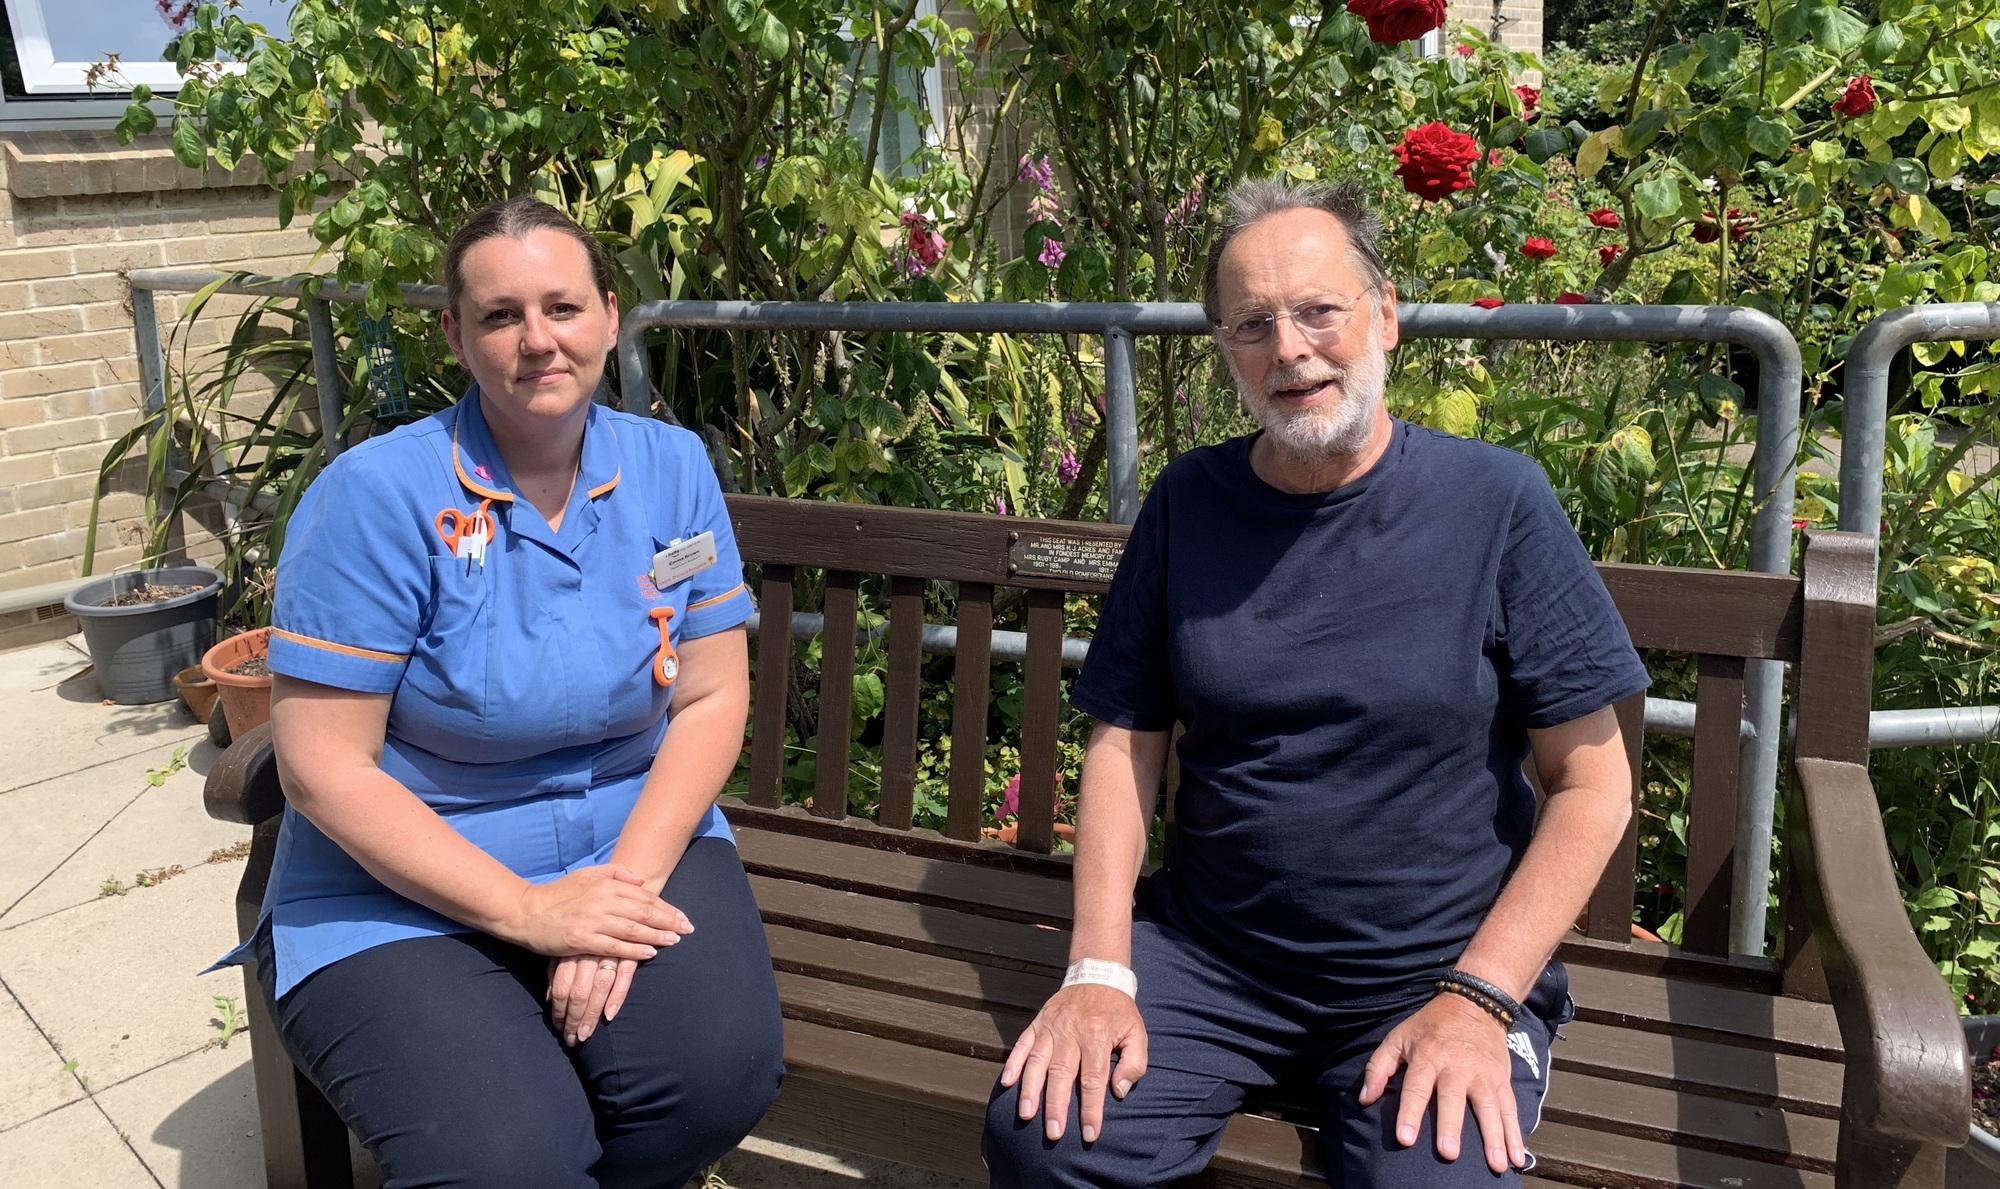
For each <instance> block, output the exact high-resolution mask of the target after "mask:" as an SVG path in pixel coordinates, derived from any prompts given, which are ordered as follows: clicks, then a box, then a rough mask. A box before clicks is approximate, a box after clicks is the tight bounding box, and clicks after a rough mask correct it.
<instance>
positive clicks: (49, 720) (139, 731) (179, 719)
mask: <svg viewBox="0 0 2000 1189" xmlns="http://www.w3.org/2000/svg"><path fill="white" fill-rule="evenodd" d="M5 655H13V654H0V656H5ZM0 722H4V723H6V724H7V743H6V745H5V749H4V751H0V761H4V763H0V796H4V794H6V793H8V792H11V791H13V790H15V789H21V788H26V787H28V786H30V785H34V784H39V783H40V782H42V781H45V780H49V779H51V778H53V777H57V776H64V775H68V774H70V773H73V772H80V771H84V770H86V769H89V768H94V767H96V766H97V765H99V764H104V763H107V762H109V761H112V760H118V759H124V758H126V757H129V756H136V755H148V754H152V753H155V752H158V753H159V754H162V755H164V754H166V753H167V752H170V751H172V750H173V747H174V745H175V744H185V745H187V746H189V747H192V746H193V745H194V743H195V741H196V740H199V739H205V738H207V737H208V728H207V727H205V726H202V725H201V724H200V723H198V722H196V721H195V720H194V716H193V715H191V714H189V713H188V710H187V707H185V706H183V705H181V704H180V702H179V700H175V701H172V702H160V703H156V704H154V705H151V706H106V705H105V704H104V701H103V697H102V695H101V694H100V693H99V691H98V688H97V679H96V678H94V677H80V678H77V679H75V680H72V681H65V682H63V683H62V684H60V685H58V686H56V687H54V688H53V689H47V690H32V691H29V692H26V693H20V694H16V695H14V696H12V697H0Z"/></svg>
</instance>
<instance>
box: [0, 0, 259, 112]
mask: <svg viewBox="0 0 2000 1189" xmlns="http://www.w3.org/2000/svg"><path fill="white" fill-rule="evenodd" d="M195 6H196V0H6V2H5V14H6V28H5V33H6V36H5V38H4V39H0V40H4V41H5V44H3V45H0V66H4V68H5V69H4V72H3V73H4V76H5V87H4V90H3V91H0V124H7V125H15V126H19V125H43V126H46V125H49V124H56V125H85V126H109V124H111V123H113V122H115V121H116V120H117V118H118V114H119V113H120V112H122V111H123V110H124V108H125V104H126V102H127V100H126V98H125V95H124V92H123V91H122V90H121V89H117V84H115V83H114V84H113V86H112V87H99V88H98V89H97V90H96V91H92V90H91V89H90V87H89V86H87V85H86V81H85V80H86V76H87V73H88V72H89V70H90V68H91V66H92V65H93V64H96V63H100V62H104V61H106V60H108V59H109V58H110V57H111V56H112V55H114V54H115V55H117V58H118V73H119V76H120V78H121V79H122V81H123V82H124V83H125V84H135V83H144V84H145V85H147V86H149V87H151V88H153V90H154V92H155V93H159V94H169V95H170V94H172V93H173V92H174V91H176V90H178V89H179V87H180V75H179V74H178V73H176V72H175V70H174V66H173V63H172V62H171V61H169V60H168V59H167V58H166V56H165V55H166V47H167V43H168V42H169V41H171V40H172V39H173V37H174V35H175V34H177V33H179V32H180V31H181V30H182V29H183V28H185V27H186V26H187V24H188V23H189V22H190V21H191V20H192V19H193V17H194V10H195ZM291 7H292V0H243V4H242V6H241V7H240V8H238V9H236V10H235V11H236V13H237V15H239V16H241V17H242V18H243V19H244V20H247V21H254V22H256V23H258V24H261V25H263V26H264V27H265V28H266V29H270V30H272V31H274V32H279V33H282V32H283V31H284V29H285V22H286V16H287V14H288V13H289V12H290V11H291ZM162 110H163V111H164V110H165V108H164V107H162Z"/></svg>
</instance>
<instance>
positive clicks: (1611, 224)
mask: <svg viewBox="0 0 2000 1189" xmlns="http://www.w3.org/2000/svg"><path fill="white" fill-rule="evenodd" d="M1619 222H1620V220H1619V218H1618V212H1617V211H1614V210H1612V209H1611V208H1610V207H1608V206H1600V207H1598V208H1597V209H1596V210H1594V211H1592V212H1590V225H1591V226H1592V227H1602V228H1604V229H1605V230H1607V231H1616V230H1618V225H1619Z"/></svg>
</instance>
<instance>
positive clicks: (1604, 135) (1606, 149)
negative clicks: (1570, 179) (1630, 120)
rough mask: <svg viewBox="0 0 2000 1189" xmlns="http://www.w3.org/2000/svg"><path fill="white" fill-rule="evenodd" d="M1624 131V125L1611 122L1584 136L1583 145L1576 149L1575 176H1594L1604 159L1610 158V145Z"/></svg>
mask: <svg viewBox="0 0 2000 1189" xmlns="http://www.w3.org/2000/svg"><path fill="white" fill-rule="evenodd" d="M1624 133H1625V127H1624V125H1622V124H1613V125H1611V127H1609V128H1599V129H1598V130H1597V131H1595V132H1593V133H1591V134H1590V135H1589V136H1587V137H1585V138H1584V140H1583V147H1582V148H1579V149H1578V150H1577V151H1576V173H1577V176H1578V177H1585V178H1588V177H1596V176H1597V171H1598V170H1600V169H1603V168H1604V163H1605V161H1606V160H1608V159H1609V158H1610V156H1611V148H1612V146H1613V145H1616V144H1618V143H1619V137H1621V136H1623V135H1624Z"/></svg>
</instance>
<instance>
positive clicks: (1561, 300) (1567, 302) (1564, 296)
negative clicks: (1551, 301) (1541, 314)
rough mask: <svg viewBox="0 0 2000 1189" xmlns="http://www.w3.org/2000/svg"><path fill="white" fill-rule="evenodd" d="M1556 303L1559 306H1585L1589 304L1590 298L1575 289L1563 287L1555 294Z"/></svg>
mask: <svg viewBox="0 0 2000 1189" xmlns="http://www.w3.org/2000/svg"><path fill="white" fill-rule="evenodd" d="M1556 304H1557V305H1559V306H1587V305H1589V304H1590V299H1589V298H1588V297H1585V296H1584V295H1583V294H1581V293H1578V292H1576V291H1575V290H1572V289H1565V290H1563V291H1562V292H1561V293H1558V294H1556Z"/></svg>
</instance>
